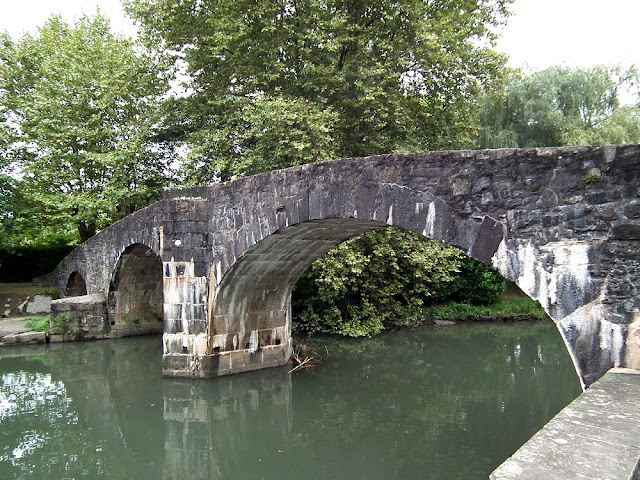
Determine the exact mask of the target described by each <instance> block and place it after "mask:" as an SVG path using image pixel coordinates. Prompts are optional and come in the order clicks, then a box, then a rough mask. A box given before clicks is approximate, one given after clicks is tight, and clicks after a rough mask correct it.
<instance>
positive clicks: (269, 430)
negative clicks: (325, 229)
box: [0, 323, 580, 480]
mask: <svg viewBox="0 0 640 480" xmlns="http://www.w3.org/2000/svg"><path fill="white" fill-rule="evenodd" d="M314 341H315V342H316V343H317V346H318V347H319V351H322V352H325V348H324V345H326V346H327V347H328V350H329V351H330V358H329V360H328V361H326V362H324V363H323V364H322V365H320V366H319V367H317V369H316V370H313V371H309V372H304V373H302V374H300V375H298V376H296V374H293V375H289V373H288V368H287V367H285V368H276V369H269V370H263V371H258V372H250V373H247V374H243V375H232V376H227V377H220V378H217V379H213V380H210V381H198V380H194V379H171V378H162V377H161V376H160V375H159V371H160V369H161V363H160V355H159V353H160V351H161V348H162V346H161V340H160V338H159V337H152V338H139V339H135V340H133V339H131V340H121V341H105V342H93V343H75V344H66V345H51V347H50V348H48V349H46V350H44V351H41V350H38V349H33V348H32V349H18V348H12V349H9V348H5V349H3V350H0V378H1V379H2V380H1V381H0V383H1V388H2V392H1V396H2V401H0V417H1V418H2V430H0V446H1V445H5V447H4V450H3V451H0V478H63V477H64V478H67V477H70V478H74V477H75V478H80V477H83V476H84V477H87V476H89V477H91V478H96V477H100V478H106V479H119V480H122V479H127V478H131V479H135V480H145V479H154V480H155V479H166V480H169V479H180V480H192V479H193V480H195V479H203V478H206V479H223V478H263V477H264V478H297V476H304V477H305V478H310V479H311V478H316V479H317V478H327V479H329V478H333V479H338V478H349V479H351V478H369V479H378V478H380V479H383V478H384V479H388V478H407V479H410V478H425V477H424V472H431V475H432V476H431V478H447V479H455V478H460V479H463V478H464V479H469V478H487V476H488V475H489V473H490V472H491V470H493V469H494V468H495V467H496V466H497V465H498V464H499V463H500V462H502V461H503V460H504V459H505V458H507V457H508V456H509V455H511V454H512V453H513V452H514V451H515V450H516V448H518V447H519V446H520V445H521V444H522V443H523V442H524V441H525V440H526V439H527V438H529V437H530V436H531V435H532V434H533V433H534V432H535V431H536V430H537V429H539V428H540V427H541V426H542V425H543V424H544V423H545V422H546V421H547V420H548V419H549V418H551V417H552V416H553V415H554V414H555V413H556V412H557V411H559V410H560V408H562V407H563V406H564V405H566V404H567V403H568V402H569V401H570V400H571V399H573V398H574V397H575V396H576V395H577V394H578V393H579V391H580V388H579V384H578V379H577V377H576V375H575V372H574V371H573V368H572V365H571V360H570V358H569V356H568V354H567V352H566V350H565V349H564V347H563V344H562V340H561V338H560V336H559V335H558V334H557V331H556V330H555V327H554V325H553V324H551V323H546V324H545V323H537V324H534V325H529V324H524V325H522V324H517V325H506V326H505V325H497V326H492V325H483V326H477V325H459V326H456V327H454V328H449V327H434V328H422V329H415V330H406V331H402V332H395V333H393V334H391V335H384V336H382V337H378V338H374V339H363V340H362V341H358V340H351V341H349V340H341V341H339V342H338V341H335V340H333V339H327V340H322V339H316V340H314ZM323 342H324V344H323ZM39 353H40V354H39ZM12 355H15V356H17V357H16V358H10V357H11V356H12ZM16 372H22V373H20V374H17V373H16ZM20 375H22V376H23V377H24V378H22V379H20V378H21V377H20ZM19 377H20V378H19ZM18 383H19V385H18ZM19 389H22V390H20V391H19ZM5 399H6V401H7V402H8V403H7V404H5V403H4V400H5ZM11 403H14V404H16V405H15V406H11ZM18 404H20V406H18ZM5 407H6V409H4V408H5ZM23 407H24V410H23V411H22V413H18V412H17V411H14V410H13V409H14V408H15V409H19V408H23ZM19 417H22V418H19ZM1 448H2V447H0V450H1ZM19 449H22V451H20V450H19Z"/></svg>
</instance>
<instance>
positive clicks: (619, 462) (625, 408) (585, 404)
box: [489, 368, 640, 480]
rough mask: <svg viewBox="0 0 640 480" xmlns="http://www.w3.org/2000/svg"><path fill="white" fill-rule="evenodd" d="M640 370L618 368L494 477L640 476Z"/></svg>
mask: <svg viewBox="0 0 640 480" xmlns="http://www.w3.org/2000/svg"><path fill="white" fill-rule="evenodd" d="M639 459H640V372H638V371H636V370H629V369H619V368H614V369H611V370H609V372H607V373H606V374H605V375H604V376H603V377H602V378H601V379H600V380H598V381H597V382H595V383H594V384H593V385H591V387H589V388H588V389H587V390H586V391H585V392H584V393H583V394H582V395H580V396H579V397H578V398H577V399H576V400H574V401H573V402H572V403H571V404H570V405H568V406H567V407H565V408H564V409H563V410H562V411H561V412H560V413H558V415H556V416H555V417H554V418H553V419H551V421H550V422H549V423H548V424H547V425H545V427H544V428H543V429H542V430H540V431H539V432H538V433H536V434H535V435H534V436H533V437H532V438H531V439H530V440H529V441H528V442H527V443H526V444H524V445H523V446H522V447H521V448H520V449H519V450H518V451H517V452H516V453H515V454H514V455H513V456H512V457H511V458H509V459H508V460H507V461H505V462H504V463H503V464H502V465H500V467H498V468H497V469H496V470H495V471H494V472H493V473H492V474H491V476H490V477H489V478H490V479H491V480H515V479H517V480H529V479H532V480H533V479H543V478H544V479H558V480H565V479H566V480H574V479H578V480H583V479H584V480H587V479H589V480H640V476H639V475H640V471H639V468H638V465H639V463H638V462H639Z"/></svg>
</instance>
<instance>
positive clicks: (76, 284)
mask: <svg viewBox="0 0 640 480" xmlns="http://www.w3.org/2000/svg"><path fill="white" fill-rule="evenodd" d="M86 294H87V284H86V282H85V280H84V277H83V276H82V274H81V273H80V272H71V275H69V279H68V280H67V288H65V292H64V296H65V297H79V296H81V295H86Z"/></svg>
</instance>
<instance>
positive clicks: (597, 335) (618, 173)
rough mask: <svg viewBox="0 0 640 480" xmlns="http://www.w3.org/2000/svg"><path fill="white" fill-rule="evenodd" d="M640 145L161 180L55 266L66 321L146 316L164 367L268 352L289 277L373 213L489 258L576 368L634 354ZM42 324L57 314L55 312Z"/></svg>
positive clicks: (219, 365) (215, 371) (277, 357)
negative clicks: (221, 180)
mask: <svg viewBox="0 0 640 480" xmlns="http://www.w3.org/2000/svg"><path fill="white" fill-rule="evenodd" d="M639 186H640V146H638V145H628V146H608V147H576V148H542V149H522V150H520V149H502V150H483V151H449V152H429V153H421V154H408V155H384V156H376V157H369V158H352V159H343V160H336V161H332V162H324V163H314V164H308V165H302V166H299V167H294V168H290V169H286V170H280V171H273V172H269V173H265V174H261V175H257V176H253V177H248V178H241V179H238V180H235V181H232V182H228V183H225V184H217V185H211V186H204V187H196V188H186V189H179V190H172V191H168V192H166V194H165V197H164V199H163V200H161V201H159V202H157V203H155V204H153V205H151V206H149V207H147V208H145V209H142V210H140V211H138V212H136V213H134V214H132V215H130V216H128V217H126V218H124V219H122V220H120V221H119V222H117V223H116V224H114V225H112V226H111V227H109V228H107V229H105V230H103V231H101V232H100V233H98V234H97V235H96V236H94V237H93V238H91V239H89V240H88V241H87V242H85V243H84V244H83V245H81V246H80V247H78V248H77V249H76V250H75V251H73V252H72V253H71V254H70V255H69V256H68V257H66V258H65V259H64V260H63V261H62V262H61V263H60V265H59V266H58V267H57V269H56V272H55V275H56V282H57V285H58V287H59V289H60V291H61V293H63V294H64V295H66V297H68V298H63V299H61V300H57V301H55V302H54V305H53V319H52V323H55V318H57V317H60V315H61V313H64V312H69V313H67V315H66V317H63V318H65V319H66V320H67V321H71V324H72V325H71V326H69V325H66V326H65V327H64V330H63V332H62V333H65V334H66V335H67V336H69V335H71V334H72V333H74V332H75V335H76V336H88V337H94V338H96V337H97V338H102V337H109V336H119V335H126V334H134V333H140V332H144V331H147V330H148V329H150V328H151V329H153V328H161V329H162V330H163V331H164V336H163V343H164V357H163V372H164V374H165V375H168V376H181V377H205V378H206V377H214V376H219V375H225V374H230V373H236V372H242V371H247V370H254V369H259V368H263V367H269V366H276V365H282V364H284V363H285V362H286V361H287V360H288V359H289V356H290V354H291V333H290V327H291V305H290V298H291V291H292V289H293V286H294V284H295V282H296V280H297V279H298V277H299V276H300V275H301V274H302V272H303V271H304V270H305V269H306V268H307V267H308V266H309V265H310V264H311V263H312V262H313V261H314V260H316V259H317V258H319V257H320V256H322V255H323V254H325V253H326V252H327V251H328V250H330V249H331V248H333V247H334V246H336V245H337V244H338V243H340V242H342V241H344V240H346V239H348V238H350V237H353V236H354V235H358V234H361V233H363V232H366V231H369V230H372V229H377V228H384V227H387V226H389V225H394V226H397V227H401V228H404V229H407V230H411V231H413V232H418V233H420V234H422V235H425V236H427V237H429V238H433V239H435V240H438V241H440V242H443V243H446V244H448V245H451V246H454V247H457V248H459V249H461V250H462V251H464V252H466V253H467V254H469V255H470V256H471V257H473V258H476V259H478V260H480V261H481V262H484V263H486V264H488V265H492V266H493V267H494V268H496V269H497V270H498V271H499V272H500V273H501V274H502V275H503V276H504V277H506V278H507V279H509V280H511V281H513V282H515V283H516V284H517V285H518V286H519V287H520V288H521V289H522V290H523V291H524V292H525V293H526V294H527V295H529V296H530V297H531V298H533V299H535V300H538V301H539V302H540V303H541V304H542V306H543V307H544V309H545V310H546V311H547V313H548V314H549V315H550V316H551V318H552V319H553V320H554V321H555V322H556V324H557V326H558V328H559V330H560V332H561V334H562V336H563V337H564V339H565V341H566V344H567V347H568V349H569V351H570V353H571V355H572V357H573V359H574V363H575V365H576V369H577V371H578V374H579V375H580V376H581V378H582V380H583V383H584V384H589V383H591V382H593V381H594V380H595V379H597V378H598V377H600V376H601V375H602V374H603V373H604V372H605V371H606V370H608V369H609V368H610V367H613V366H627V367H632V368H636V369H638V368H640V295H639V288H640V255H639V254H640V196H639ZM58 325H62V323H60V322H58Z"/></svg>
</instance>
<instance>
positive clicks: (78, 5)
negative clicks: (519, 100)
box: [0, 0, 640, 70]
mask: <svg viewBox="0 0 640 480" xmlns="http://www.w3.org/2000/svg"><path fill="white" fill-rule="evenodd" d="M97 7H100V10H101V12H102V13H103V14H104V15H106V16H107V17H109V18H110V19H111V22H112V26H113V28H114V29H116V30H118V31H120V32H122V33H126V34H128V35H132V34H134V33H135V28H134V27H133V25H132V24H131V23H130V22H129V21H128V20H127V19H126V17H125V16H124V13H123V10H122V7H121V6H120V0H0V31H5V30H6V31H8V32H9V33H10V34H11V36H12V37H13V38H17V37H18V36H20V34H21V33H23V32H25V31H29V32H35V31H36V28H37V27H38V26H40V25H42V24H43V23H44V22H45V20H46V19H47V18H48V17H49V16H50V15H51V14H53V13H59V14H61V15H62V16H63V17H64V18H65V19H66V20H68V21H72V20H73V19H74V18H75V17H77V16H79V15H82V14H83V13H85V14H89V15H93V14H94V13H95V11H96V8H97ZM512 10H513V11H514V15H513V16H511V17H510V18H509V20H508V25H507V27H506V28H505V29H504V30H503V33H502V39H501V40H500V42H499V44H498V49H499V50H500V51H503V52H505V53H507V54H508V55H509V57H510V62H509V65H510V66H513V67H522V66H528V67H529V68H530V69H532V70H540V69H543V68H546V67H549V66H551V65H558V64H566V65H568V66H579V67H589V66H592V65H596V64H604V65H616V64H618V63H622V64H624V65H629V64H631V63H635V64H636V65H638V66H639V67H640V41H639V36H638V33H637V32H638V28H639V27H638V19H640V0H516V1H515V4H514V5H513V6H512Z"/></svg>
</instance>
